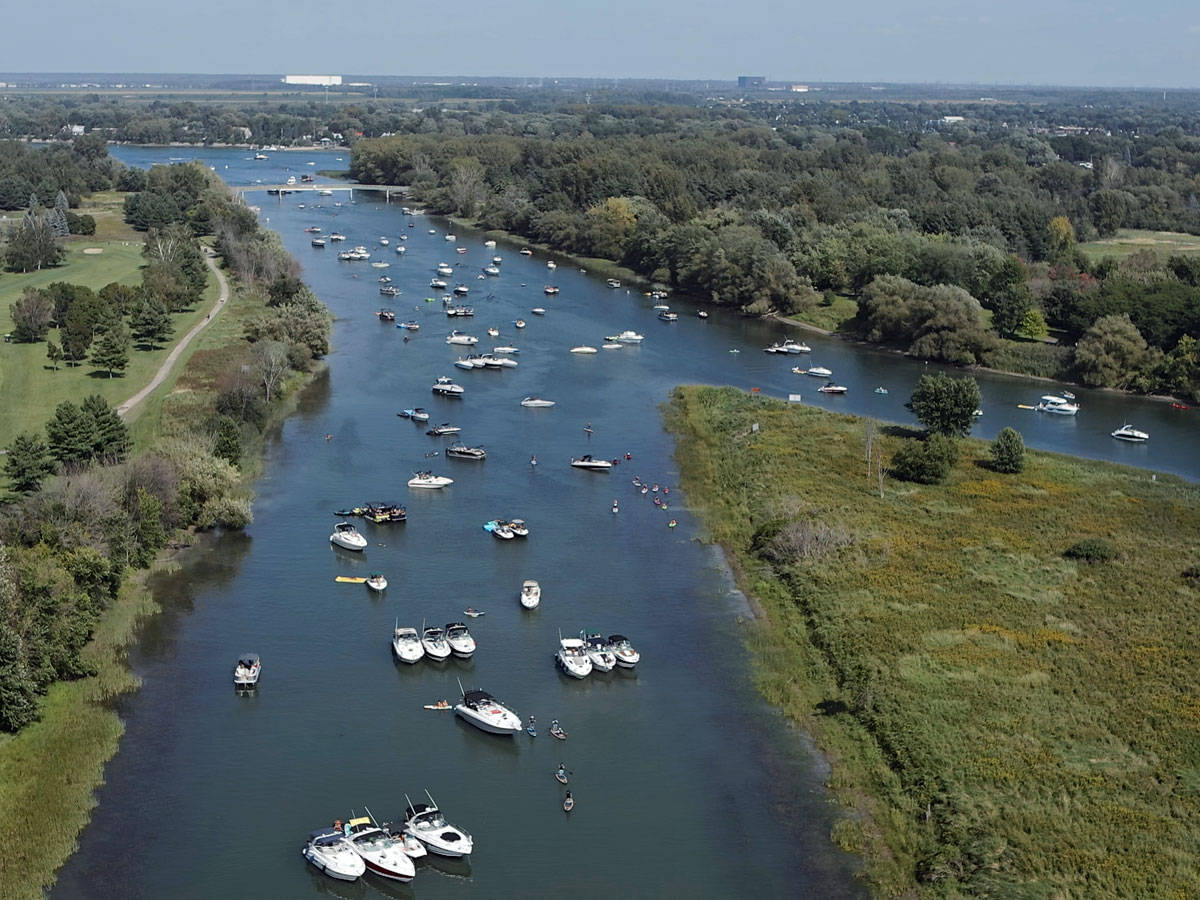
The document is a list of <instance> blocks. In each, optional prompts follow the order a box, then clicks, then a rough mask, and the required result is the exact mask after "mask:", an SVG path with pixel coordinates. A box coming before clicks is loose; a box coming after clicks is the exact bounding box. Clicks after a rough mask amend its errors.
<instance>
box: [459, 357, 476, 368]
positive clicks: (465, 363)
mask: <svg viewBox="0 0 1200 900" xmlns="http://www.w3.org/2000/svg"><path fill="white" fill-rule="evenodd" d="M454 365H456V366H457V367H458V368H460V369H468V370H469V369H473V368H475V363H474V361H473V360H471V359H468V358H460V359H456V360H455V361H454Z"/></svg>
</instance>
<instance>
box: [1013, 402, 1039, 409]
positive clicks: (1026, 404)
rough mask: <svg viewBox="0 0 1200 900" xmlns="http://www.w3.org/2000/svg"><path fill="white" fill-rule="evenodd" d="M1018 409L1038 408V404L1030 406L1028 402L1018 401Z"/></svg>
mask: <svg viewBox="0 0 1200 900" xmlns="http://www.w3.org/2000/svg"><path fill="white" fill-rule="evenodd" d="M1017 409H1037V407H1036V406H1030V405H1029V404H1028V403H1018V404H1017Z"/></svg>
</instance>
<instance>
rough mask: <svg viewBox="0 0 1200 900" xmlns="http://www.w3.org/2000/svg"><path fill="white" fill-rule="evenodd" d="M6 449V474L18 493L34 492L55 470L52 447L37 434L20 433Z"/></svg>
mask: <svg viewBox="0 0 1200 900" xmlns="http://www.w3.org/2000/svg"><path fill="white" fill-rule="evenodd" d="M6 449H7V450H8V452H7V453H6V454H5V455H4V474H5V475H7V476H8V481H9V484H10V485H11V486H12V489H13V490H14V491H16V492H17V493H18V494H32V493H33V492H34V491H36V490H37V489H38V488H39V487H41V485H42V482H43V481H44V480H45V479H46V477H47V476H48V475H50V474H52V473H53V472H54V462H53V460H51V459H50V448H49V447H48V446H46V442H45V441H43V440H42V439H41V438H40V437H38V436H37V435H36V434H29V433H26V434H19V435H17V436H16V437H15V438H13V441H12V443H11V444H9V445H8V447H7V448H6Z"/></svg>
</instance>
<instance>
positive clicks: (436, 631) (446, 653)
mask: <svg viewBox="0 0 1200 900" xmlns="http://www.w3.org/2000/svg"><path fill="white" fill-rule="evenodd" d="M421 646H422V647H423V648H424V649H425V655H426V656H428V657H429V658H430V659H432V660H433V661H434V662H442V661H443V660H446V659H449V658H450V653H451V650H450V645H449V644H447V643H446V633H445V632H444V631H442V629H440V628H438V627H437V626H436V625H430V626H429V627H428V628H423V629H422V631H421Z"/></svg>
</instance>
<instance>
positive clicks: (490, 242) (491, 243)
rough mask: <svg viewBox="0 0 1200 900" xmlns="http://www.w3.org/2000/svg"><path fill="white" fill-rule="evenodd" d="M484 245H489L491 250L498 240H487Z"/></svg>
mask: <svg viewBox="0 0 1200 900" xmlns="http://www.w3.org/2000/svg"><path fill="white" fill-rule="evenodd" d="M483 246H485V247H487V248H488V249H489V250H490V249H492V248H493V247H495V246H496V242H495V241H492V240H487V241H484V242H483Z"/></svg>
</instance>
